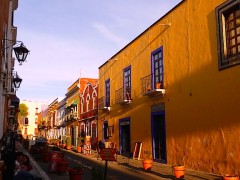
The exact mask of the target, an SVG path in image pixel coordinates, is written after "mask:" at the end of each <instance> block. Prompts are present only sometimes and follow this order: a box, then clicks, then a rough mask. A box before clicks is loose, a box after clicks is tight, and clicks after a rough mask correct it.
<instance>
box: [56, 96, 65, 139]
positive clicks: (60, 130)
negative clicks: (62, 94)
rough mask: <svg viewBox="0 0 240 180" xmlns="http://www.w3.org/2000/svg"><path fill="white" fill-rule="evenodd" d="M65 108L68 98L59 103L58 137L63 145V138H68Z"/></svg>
mask: <svg viewBox="0 0 240 180" xmlns="http://www.w3.org/2000/svg"><path fill="white" fill-rule="evenodd" d="M65 106H66V98H64V99H62V100H60V101H59V102H58V109H57V129H58V135H59V139H60V142H61V143H62V142H63V137H64V136H66V122H65V113H66V112H65Z"/></svg>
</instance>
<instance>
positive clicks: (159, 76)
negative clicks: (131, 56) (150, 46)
mask: <svg viewBox="0 0 240 180" xmlns="http://www.w3.org/2000/svg"><path fill="white" fill-rule="evenodd" d="M151 64H152V84H153V87H154V89H156V84H157V83H160V87H161V89H162V88H164V87H163V83H164V82H163V47H160V48H158V49H156V50H155V51H153V52H152V53H151Z"/></svg>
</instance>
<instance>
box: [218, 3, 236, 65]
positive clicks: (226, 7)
mask: <svg viewBox="0 0 240 180" xmlns="http://www.w3.org/2000/svg"><path fill="white" fill-rule="evenodd" d="M216 16H217V32H218V56H219V69H220V70H221V69H224V68H227V67H231V66H233V65H237V64H240V0H228V1H226V2H225V3H223V4H221V5H220V6H218V7H217V8H216Z"/></svg>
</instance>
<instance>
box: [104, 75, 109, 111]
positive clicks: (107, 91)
mask: <svg viewBox="0 0 240 180" xmlns="http://www.w3.org/2000/svg"><path fill="white" fill-rule="evenodd" d="M105 106H106V107H110V79H108V80H106V81H105Z"/></svg>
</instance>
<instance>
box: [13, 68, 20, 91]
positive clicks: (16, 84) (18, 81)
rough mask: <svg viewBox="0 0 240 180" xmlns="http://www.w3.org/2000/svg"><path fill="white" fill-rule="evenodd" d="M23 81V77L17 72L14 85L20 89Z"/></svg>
mask: <svg viewBox="0 0 240 180" xmlns="http://www.w3.org/2000/svg"><path fill="white" fill-rule="evenodd" d="M21 82H22V79H21V78H20V77H19V76H18V74H17V72H16V77H15V78H13V84H14V87H15V88H16V89H18V88H19V87H20V85H21Z"/></svg>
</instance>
